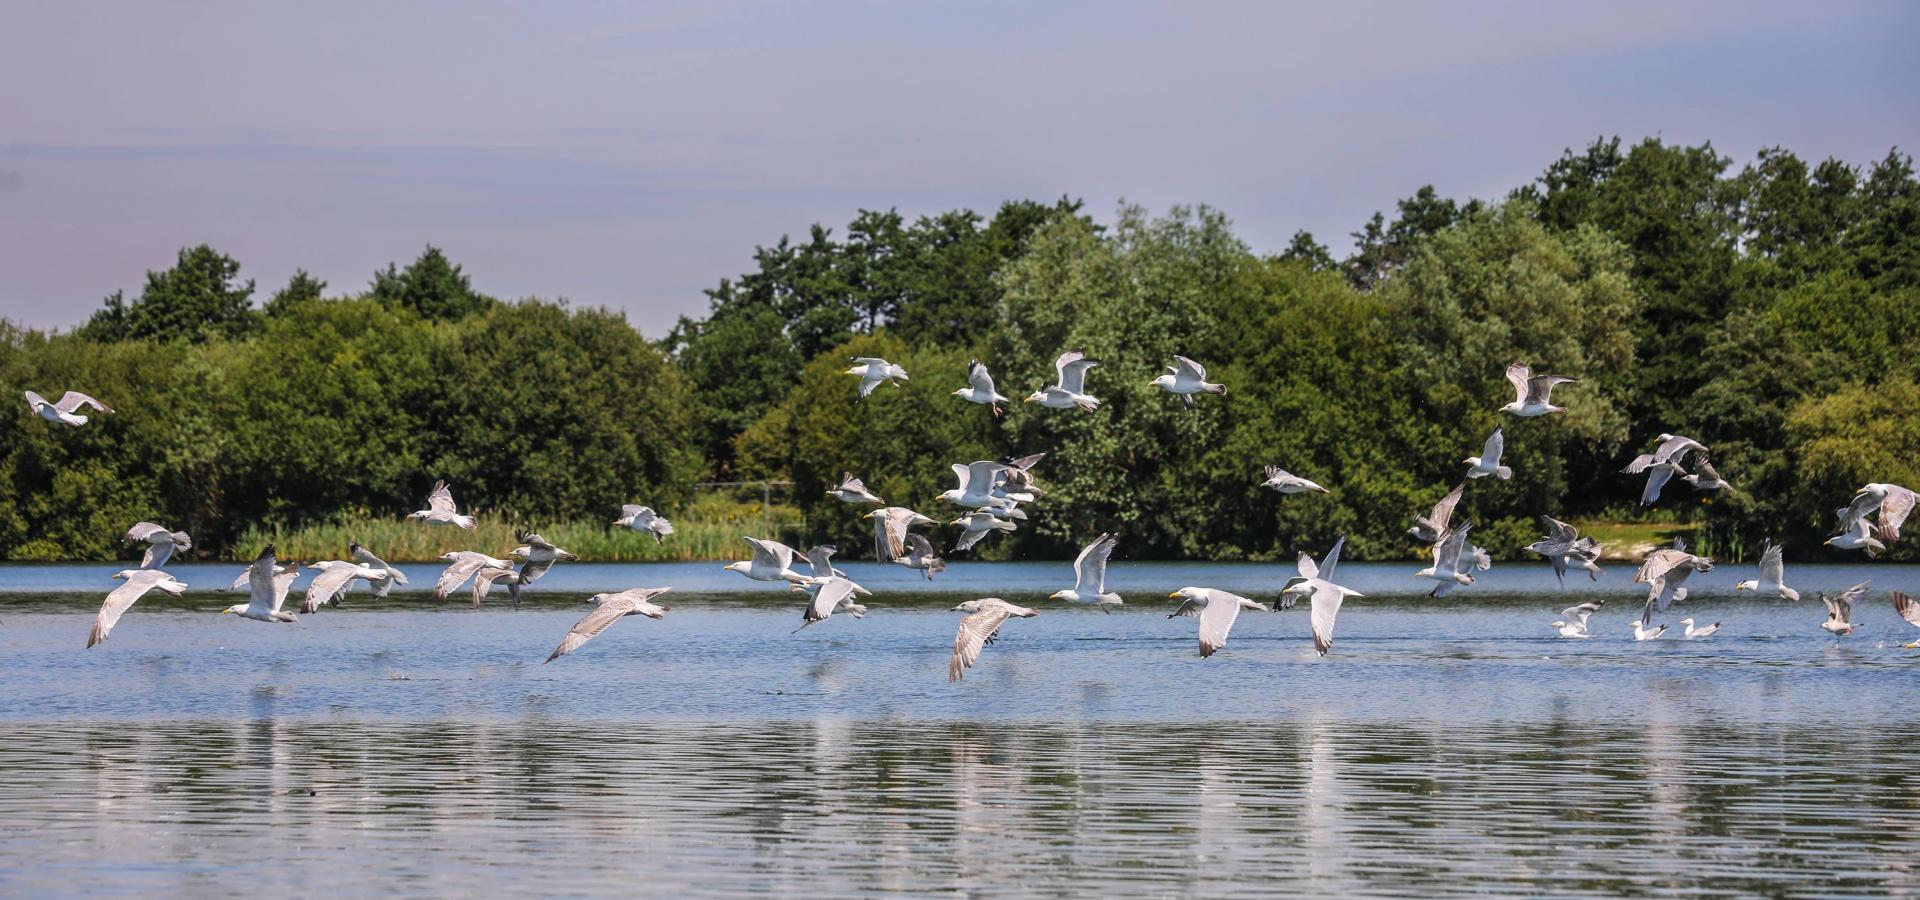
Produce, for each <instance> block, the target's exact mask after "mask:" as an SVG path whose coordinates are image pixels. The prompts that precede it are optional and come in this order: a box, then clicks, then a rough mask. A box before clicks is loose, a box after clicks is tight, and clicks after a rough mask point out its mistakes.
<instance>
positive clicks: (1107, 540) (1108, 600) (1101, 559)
mask: <svg viewBox="0 0 1920 900" xmlns="http://www.w3.org/2000/svg"><path fill="white" fill-rule="evenodd" d="M1119 543H1120V539H1119V538H1117V537H1114V536H1113V535H1112V534H1111V533H1107V532H1102V533H1101V535H1100V536H1099V537H1097V538H1094V539H1093V543H1091V544H1088V545H1087V546H1086V547H1085V548H1083V549H1082V550H1081V551H1080V555H1079V556H1077V557H1074V560H1073V588H1072V589H1071V590H1065V591H1054V592H1053V594H1052V595H1051V596H1049V597H1048V598H1047V599H1048V600H1065V601H1067V602H1068V603H1086V604H1093V605H1095V606H1098V607H1100V611H1101V612H1103V613H1109V614H1111V613H1112V612H1113V608H1114V607H1116V606H1121V605H1123V601H1122V600H1121V599H1120V595H1119V594H1114V593H1109V592H1108V591H1107V558H1108V557H1110V556H1112V555H1113V548H1114V547H1116V546H1118V545H1119Z"/></svg>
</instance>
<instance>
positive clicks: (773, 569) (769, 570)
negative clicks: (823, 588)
mask: <svg viewBox="0 0 1920 900" xmlns="http://www.w3.org/2000/svg"><path fill="white" fill-rule="evenodd" d="M746 542H747V544H748V545H749V546H751V547H752V548H753V558H752V559H747V560H741V561H740V562H733V563H728V564H727V565H726V566H725V571H728V572H739V573H740V574H742V575H745V576H747V577H748V578H751V579H753V580H754V581H791V582H794V583H796V584H812V583H814V580H813V579H812V578H809V577H807V576H805V575H802V574H800V573H799V572H795V571H794V570H793V558H794V556H796V555H798V554H796V553H795V552H794V550H793V548H792V547H789V546H787V545H785V544H782V543H780V542H779V541H772V540H762V539H760V538H756V537H750V538H746Z"/></svg>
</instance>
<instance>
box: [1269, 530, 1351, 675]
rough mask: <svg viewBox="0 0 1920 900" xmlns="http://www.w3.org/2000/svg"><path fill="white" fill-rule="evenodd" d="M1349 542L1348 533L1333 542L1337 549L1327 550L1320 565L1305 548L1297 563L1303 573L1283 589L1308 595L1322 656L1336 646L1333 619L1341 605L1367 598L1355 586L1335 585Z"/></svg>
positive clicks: (1315, 640)
mask: <svg viewBox="0 0 1920 900" xmlns="http://www.w3.org/2000/svg"><path fill="white" fill-rule="evenodd" d="M1346 545H1347V538H1346V535H1341V536H1340V539H1339V540H1337V541H1334V542H1333V549H1331V550H1328V551H1327V555H1326V556H1325V557H1324V558H1322V559H1321V560H1320V562H1319V564H1317V565H1316V564H1315V563H1314V561H1313V557H1312V556H1309V555H1308V554H1307V553H1306V552H1305V551H1301V553H1300V560H1299V562H1298V563H1297V564H1296V567H1297V569H1298V571H1299V572H1300V575H1299V577H1298V578H1297V579H1295V580H1293V583H1291V584H1289V585H1287V586H1286V587H1285V588H1282V589H1281V591H1280V593H1281V595H1282V596H1283V597H1284V596H1290V595H1294V594H1305V595H1307V603H1308V606H1309V607H1310V608H1311V609H1312V611H1313V615H1312V620H1313V621H1312V625H1313V649H1314V650H1315V652H1318V653H1319V654H1320V655H1321V656H1325V655H1327V651H1328V650H1331V649H1333V622H1334V619H1335V618H1336V617H1338V616H1339V615H1340V604H1341V602H1342V601H1344V600H1346V598H1348V597H1364V596H1366V595H1365V594H1362V593H1360V592H1359V591H1356V590H1352V589H1351V588H1346V587H1342V586H1340V585H1338V584H1335V583H1334V581H1333V578H1334V569H1335V568H1336V567H1337V566H1339V565H1340V548H1342V547H1345V546H1346Z"/></svg>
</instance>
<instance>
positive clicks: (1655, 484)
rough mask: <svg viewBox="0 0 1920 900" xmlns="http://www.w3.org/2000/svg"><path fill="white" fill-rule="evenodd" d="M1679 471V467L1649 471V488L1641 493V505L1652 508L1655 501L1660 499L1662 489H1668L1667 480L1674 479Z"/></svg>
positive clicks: (1655, 468) (1657, 468)
mask: <svg viewBox="0 0 1920 900" xmlns="http://www.w3.org/2000/svg"><path fill="white" fill-rule="evenodd" d="M1678 471H1680V468H1679V466H1677V465H1676V466H1674V467H1672V468H1668V467H1666V466H1656V467H1653V468H1650V469H1647V486H1646V487H1645V488H1642V489H1641V491H1640V505H1641V506H1650V505H1652V504H1653V502H1654V501H1655V500H1658V499H1660V489H1661V488H1664V487H1666V486H1667V479H1669V478H1672V477H1673V473H1675V472H1678Z"/></svg>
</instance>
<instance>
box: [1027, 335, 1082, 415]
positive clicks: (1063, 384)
mask: <svg viewBox="0 0 1920 900" xmlns="http://www.w3.org/2000/svg"><path fill="white" fill-rule="evenodd" d="M1099 364H1100V361H1099V360H1097V359H1088V358H1087V351H1085V350H1069V351H1067V352H1065V353H1062V354H1060V358H1059V359H1056V360H1054V361H1053V368H1054V372H1055V374H1056V375H1057V376H1058V377H1057V379H1056V380H1055V381H1054V383H1053V384H1050V385H1047V386H1046V387H1044V388H1041V389H1040V390H1037V391H1034V392H1033V393H1032V394H1029V395H1028V396H1027V398H1026V402H1028V403H1038V404H1040V405H1041V406H1045V407H1048V408H1049V409H1073V408H1075V407H1078V408H1080V409H1081V410H1083V411H1085V412H1093V411H1094V410H1096V409H1099V408H1100V401H1099V400H1097V399H1095V398H1094V396H1093V395H1092V394H1089V393H1087V370H1088V369H1091V368H1093V367H1094V366H1097V365H1099Z"/></svg>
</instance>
